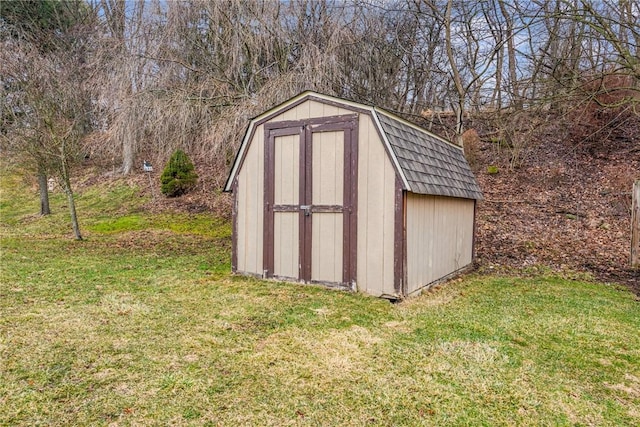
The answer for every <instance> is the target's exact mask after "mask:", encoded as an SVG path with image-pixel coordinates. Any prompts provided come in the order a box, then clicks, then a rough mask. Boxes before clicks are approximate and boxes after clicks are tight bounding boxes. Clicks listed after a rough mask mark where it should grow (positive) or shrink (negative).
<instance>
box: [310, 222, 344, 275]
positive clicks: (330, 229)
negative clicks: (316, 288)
mask: <svg viewBox="0 0 640 427" xmlns="http://www.w3.org/2000/svg"><path fill="white" fill-rule="evenodd" d="M342 229H343V221H342V214H341V213H314V214H313V217H312V237H311V242H312V244H313V248H312V251H311V253H312V256H311V280H318V281H321V282H333V283H340V282H342V238H343V233H342Z"/></svg>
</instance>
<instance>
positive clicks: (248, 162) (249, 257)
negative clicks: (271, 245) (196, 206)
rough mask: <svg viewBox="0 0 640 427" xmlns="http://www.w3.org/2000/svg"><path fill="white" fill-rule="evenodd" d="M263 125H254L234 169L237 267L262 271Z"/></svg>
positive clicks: (254, 272)
mask: <svg viewBox="0 0 640 427" xmlns="http://www.w3.org/2000/svg"><path fill="white" fill-rule="evenodd" d="M263 184H264V127H263V126H262V125H261V126H258V127H257V128H256V131H255V133H254V136H253V139H252V140H251V144H249V147H248V148H247V154H246V157H245V159H244V163H243V165H242V169H241V170H240V171H239V173H238V217H237V239H238V240H237V261H238V266H237V268H238V271H239V272H242V273H252V274H260V275H261V274H262V270H263V268H262V237H263V228H262V224H263V220H264V216H263V207H264V199H263V195H264V186H263Z"/></svg>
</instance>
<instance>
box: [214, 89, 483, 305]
mask: <svg viewBox="0 0 640 427" xmlns="http://www.w3.org/2000/svg"><path fill="white" fill-rule="evenodd" d="M225 191H230V192H233V199H234V203H233V252H232V253H233V255H232V269H233V271H234V272H237V273H242V274H249V275H254V276H258V277H262V278H277V279H281V280H291V281H298V282H304V283H319V284H325V285H328V286H333V287H339V288H345V289H351V290H357V291H361V292H366V293H368V294H371V295H375V296H381V297H387V298H393V299H396V298H403V297H406V296H408V295H411V294H413V293H416V292H418V291H420V290H421V289H423V288H424V287H426V286H429V285H430V284H433V283H435V282H438V281H441V280H443V279H445V278H447V277H450V276H451V275H454V274H456V273H459V272H460V271H462V270H464V269H466V268H468V267H469V266H470V265H471V264H472V260H473V254H474V227H475V209H476V201H477V200H479V199H481V197H482V194H481V191H480V188H479V187H478V184H477V182H476V180H475V178H474V176H473V173H472V172H471V170H470V168H469V165H468V163H467V162H466V160H465V158H464V154H463V151H462V149H461V148H460V147H458V146H456V145H454V144H452V143H450V142H448V141H446V140H444V139H442V138H440V137H438V136H436V135H434V134H432V133H430V132H428V131H426V130H424V129H422V128H420V127H418V126H415V125H413V124H411V123H409V122H407V121H405V120H403V119H401V118H399V117H397V116H394V115H393V114H390V113H388V112H386V111H384V110H381V109H379V108H376V107H370V106H366V105H361V104H358V103H354V102H351V101H346V100H342V99H338V98H334V97H330V96H326V95H321V94H318V93H314V92H304V93H301V94H300V95H298V96H296V97H294V98H292V99H290V100H288V101H286V102H284V103H283V104H280V105H279V106H277V107H274V108H272V109H270V110H269V111H266V112H265V113H263V114H261V115H260V116H258V117H256V118H254V119H253V120H251V122H250V124H249V126H248V128H247V132H246V134H245V136H244V139H243V140H242V144H241V146H240V149H239V151H238V153H237V156H236V159H235V161H234V164H233V167H232V169H231V172H230V174H229V178H228V179H227V183H226V185H225Z"/></svg>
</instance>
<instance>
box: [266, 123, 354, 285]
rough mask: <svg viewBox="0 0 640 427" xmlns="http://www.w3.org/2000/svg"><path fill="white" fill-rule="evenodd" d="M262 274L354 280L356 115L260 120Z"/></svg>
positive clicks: (331, 281)
mask: <svg viewBox="0 0 640 427" xmlns="http://www.w3.org/2000/svg"><path fill="white" fill-rule="evenodd" d="M265 144H266V147H265V148H266V150H265V209H264V213H265V223H264V230H265V236H264V237H265V238H264V244H265V247H264V252H263V253H264V266H265V267H264V268H265V275H266V276H267V277H280V278H286V279H295V280H301V281H305V282H314V283H326V284H334V285H340V286H349V287H350V286H351V284H352V283H353V282H354V281H355V274H356V271H355V259H356V256H355V249H356V211H355V201H356V197H355V196H356V195H355V190H356V189H357V182H356V177H357V170H356V169H357V115H348V116H337V117H330V118H321V119H310V120H306V121H298V122H276V123H267V124H266V125H265Z"/></svg>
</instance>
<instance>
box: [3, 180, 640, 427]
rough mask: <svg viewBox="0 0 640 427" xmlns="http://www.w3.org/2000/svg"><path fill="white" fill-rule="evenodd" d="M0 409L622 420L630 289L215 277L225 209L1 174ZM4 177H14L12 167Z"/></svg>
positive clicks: (634, 413)
mask: <svg viewBox="0 0 640 427" xmlns="http://www.w3.org/2000/svg"><path fill="white" fill-rule="evenodd" d="M0 184H1V186H2V187H1V188H2V193H1V194H2V200H0V233H1V234H0V239H1V240H0V243H1V251H2V255H1V257H2V259H1V264H0V265H1V270H0V425H60V426H66V425H92V426H93V425H105V426H107V425H198V426H199V425H229V426H236V425H277V426H281V425H357V426H361V425H381V426H387V425H491V426H493V425H518V426H520V425H536V426H537V425H554V426H555V425H604V426H607V425H610V426H620V425H629V426H632V425H638V424H639V423H640V333H639V331H640V306H639V304H638V302H637V301H636V300H635V299H634V296H633V295H631V294H629V293H628V292H626V291H622V290H620V289H618V288H616V287H613V286H608V285H605V284H598V283H587V282H582V281H576V280H567V279H564V278H561V277H554V276H551V275H544V276H540V277H537V278H533V279H532V278H527V279H521V278H504V277H492V276H480V275H471V276H468V277H466V278H465V279H464V280H461V281H456V282H452V283H449V284H447V285H446V286H443V287H441V288H439V289H437V290H435V291H433V292H430V293H427V294H425V295H423V296H420V297H417V298H414V299H411V300H408V301H405V302H402V303H400V304H395V305H393V304H390V303H388V302H386V301H383V300H380V299H375V298H371V297H367V296H365V295H360V294H352V293H345V292H337V291H330V290H327V289H323V288H319V287H313V286H301V285H294V284H283V283H276V282H262V281H258V280H253V279H248V278H243V277H232V276H231V275H229V273H228V271H229V268H230V267H229V246H230V245H229V235H230V228H229V224H228V223H226V222H224V221H222V220H220V219H217V218H214V217H211V216H208V215H204V214H200V215H191V216H189V215H150V214H147V213H145V212H144V211H143V210H142V208H141V207H142V204H143V203H144V200H143V199H141V198H140V197H139V196H138V195H137V191H136V190H135V189H130V188H127V187H125V186H122V185H116V184H112V185H110V186H106V185H105V186H102V187H96V188H94V189H92V190H91V191H86V192H83V193H82V194H79V195H78V205H79V207H78V211H79V215H80V218H81V225H83V228H84V229H83V231H84V233H85V236H86V240H85V241H80V242H77V241H74V240H72V239H71V238H70V233H69V230H68V228H69V225H68V221H67V216H66V215H67V212H66V210H65V209H64V206H63V204H64V199H63V198H61V197H60V196H58V195H56V196H54V198H53V200H54V203H53V204H52V207H53V208H54V215H52V216H51V217H48V218H40V217H38V216H35V215H33V212H36V211H37V195H36V194H35V192H34V191H32V190H25V188H24V185H23V184H22V182H21V181H20V180H17V179H16V178H15V177H11V176H8V177H7V176H5V177H2V178H1V180H0ZM9 184H10V185H9Z"/></svg>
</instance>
